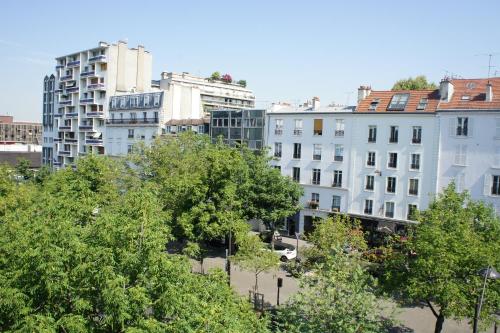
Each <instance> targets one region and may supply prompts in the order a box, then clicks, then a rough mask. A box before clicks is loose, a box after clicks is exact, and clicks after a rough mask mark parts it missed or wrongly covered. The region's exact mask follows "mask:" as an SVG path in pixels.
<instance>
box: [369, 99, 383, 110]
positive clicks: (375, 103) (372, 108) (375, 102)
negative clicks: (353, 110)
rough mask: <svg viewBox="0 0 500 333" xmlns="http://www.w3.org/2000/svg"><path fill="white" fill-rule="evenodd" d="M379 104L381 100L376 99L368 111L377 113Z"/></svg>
mask: <svg viewBox="0 0 500 333" xmlns="http://www.w3.org/2000/svg"><path fill="white" fill-rule="evenodd" d="M378 103H380V99H378V98H375V99H374V100H373V101H372V102H371V103H370V107H369V108H368V110H370V111H375V110H377V106H378Z"/></svg>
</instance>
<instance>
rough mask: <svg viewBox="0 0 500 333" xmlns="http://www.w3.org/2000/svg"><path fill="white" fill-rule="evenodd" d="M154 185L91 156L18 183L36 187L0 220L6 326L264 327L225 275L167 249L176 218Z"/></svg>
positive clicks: (0, 300) (2, 322)
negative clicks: (197, 267)
mask: <svg viewBox="0 0 500 333" xmlns="http://www.w3.org/2000/svg"><path fill="white" fill-rule="evenodd" d="M0 171H1V170H0ZM1 176H2V178H0V187H1V188H4V189H7V190H6V191H3V192H2V193H3V194H2V198H4V197H5V196H6V195H7V196H8V195H9V193H11V192H12V190H11V188H12V186H13V184H11V183H9V180H8V179H7V180H4V179H3V176H4V174H3V173H2V174H1ZM154 185H155V184H154V183H151V182H146V181H144V180H141V179H130V175H129V173H128V171H127V168H126V167H124V166H123V165H122V164H121V163H118V162H113V161H110V160H108V159H106V158H99V157H94V156H88V157H86V158H82V159H79V160H78V161H77V164H76V169H75V170H73V169H64V170H60V171H58V172H56V173H55V174H53V175H52V176H51V177H50V178H49V179H48V180H47V181H46V183H45V184H44V186H35V185H33V184H31V183H21V184H18V185H15V186H16V187H15V189H16V192H17V195H18V196H19V195H27V193H28V192H26V191H24V190H22V189H23V188H24V187H26V188H29V189H30V190H31V192H35V193H34V195H33V196H32V197H29V198H28V199H29V200H30V201H31V204H30V205H29V206H23V207H17V206H13V207H11V206H9V207H8V208H7V209H6V211H5V214H4V216H3V217H2V220H1V221H0V254H1V255H0V331H2V332H13V331H19V332H42V331H43V332H68V331H71V332H88V331H92V332H123V331H128V332H151V331H153V332H160V331H161V332H194V331H196V332H247V331H255V332H266V331H267V329H266V325H267V322H266V320H265V319H258V318H257V317H256V315H255V314H254V313H253V311H252V309H251V308H250V306H249V304H248V302H246V301H245V300H243V299H241V298H239V297H237V296H236V295H235V294H234V292H233V291H232V290H231V289H230V287H229V286H227V281H226V277H225V275H224V273H222V272H220V271H215V272H213V273H211V274H208V275H199V274H193V273H191V265H190V263H189V261H188V260H187V259H186V258H185V257H184V256H177V255H169V254H168V253H166V251H165V243H166V241H168V240H169V239H171V237H172V236H171V230H170V229H169V227H168V225H169V224H168V223H166V220H169V219H170V218H171V217H170V216H169V212H168V211H165V210H164V207H163V202H162V200H161V198H160V197H159V196H158V195H157V194H158V190H157V188H156V187H155V186H154ZM28 199H25V200H28Z"/></svg>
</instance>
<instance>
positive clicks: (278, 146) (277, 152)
mask: <svg viewBox="0 0 500 333" xmlns="http://www.w3.org/2000/svg"><path fill="white" fill-rule="evenodd" d="M274 157H281V142H275V143H274Z"/></svg>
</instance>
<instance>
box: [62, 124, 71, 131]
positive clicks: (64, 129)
mask: <svg viewBox="0 0 500 333" xmlns="http://www.w3.org/2000/svg"><path fill="white" fill-rule="evenodd" d="M59 131H71V126H66V125H63V126H59Z"/></svg>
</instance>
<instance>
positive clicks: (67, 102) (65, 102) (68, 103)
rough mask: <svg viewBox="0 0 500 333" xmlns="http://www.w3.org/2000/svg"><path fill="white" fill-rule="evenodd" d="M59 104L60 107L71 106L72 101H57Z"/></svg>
mask: <svg viewBox="0 0 500 333" xmlns="http://www.w3.org/2000/svg"><path fill="white" fill-rule="evenodd" d="M59 104H60V105H72V104H73V101H72V100H69V101H67V100H63V101H59Z"/></svg>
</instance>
